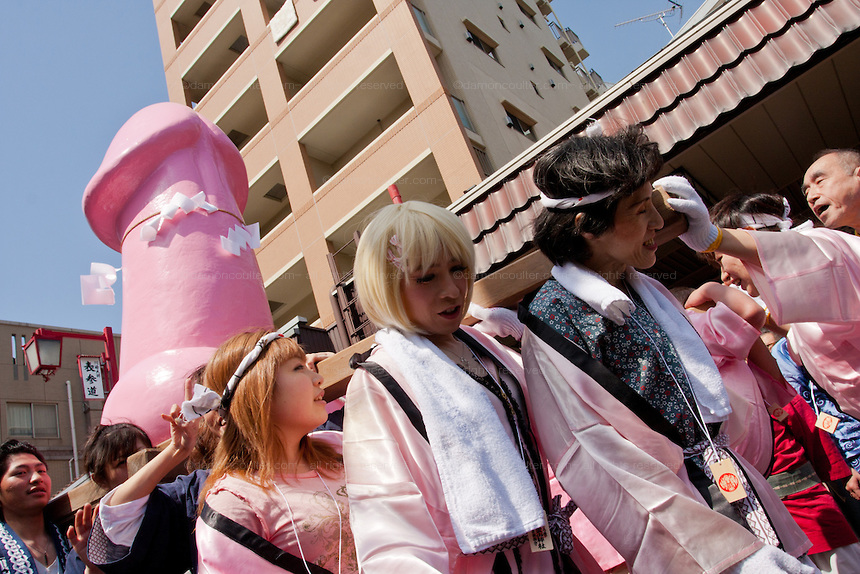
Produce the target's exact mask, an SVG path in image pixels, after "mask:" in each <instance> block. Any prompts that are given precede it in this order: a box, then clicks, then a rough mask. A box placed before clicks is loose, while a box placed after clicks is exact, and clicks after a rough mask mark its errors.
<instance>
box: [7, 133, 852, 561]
mask: <svg viewBox="0 0 860 574" xmlns="http://www.w3.org/2000/svg"><path fill="white" fill-rule="evenodd" d="M662 168H663V164H662V159H661V155H660V153H659V151H658V149H657V146H656V144H654V143H652V142H649V141H648V139H647V137H646V136H645V134H644V131H643V130H642V128H641V127H639V126H631V127H628V128H625V129H623V130H621V131H620V132H618V133H616V134H612V135H593V136H587V137H573V138H570V139H568V140H567V141H565V142H563V143H561V144H559V145H557V146H556V147H554V148H552V149H550V150H548V151H547V152H545V153H544V154H543V155H542V156H541V157H539V158H538V160H537V161H536V164H535V168H534V178H535V184H536V185H537V187H538V188H539V189H540V202H541V204H542V205H543V207H544V209H543V210H542V212H541V214H540V215H539V216H538V217H537V219H536V221H535V223H534V243H535V245H536V247H537V248H538V249H540V251H541V252H542V253H543V254H544V255H546V257H547V258H548V259H549V260H550V262H551V263H552V265H553V267H552V272H551V275H552V277H551V278H550V279H549V280H547V281H546V282H545V283H544V285H543V286H542V287H541V288H540V289H539V290H538V291H537V292H536V293H533V294H531V295H529V296H528V297H527V298H526V299H525V300H524V301H522V302H521V305H520V308H519V312H518V315H517V316H516V317H514V316H512V315H513V312H511V311H507V313H508V314H507V315H505V312H501V313H500V315H502V316H503V319H502V320H501V321H499V320H498V319H497V317H498V316H499V314H495V315H494V314H487V313H481V314H479V313H477V312H476V313H474V314H475V315H476V316H479V315H480V317H481V318H485V321H484V322H483V324H480V323H479V324H478V326H477V328H474V327H467V326H464V325H463V324H462V322H463V319H464V317H465V316H466V314H467V311H468V310H469V308H470V302H471V298H472V290H473V286H474V281H475V270H474V266H475V256H474V251H473V244H472V240H471V237H470V236H469V234H468V233H467V231H466V229H465V228H464V227H463V225H462V224H461V223H460V221H459V220H458V218H457V217H456V216H455V215H454V214H452V213H451V212H450V211H448V210H446V209H443V208H441V207H437V206H434V205H430V204H426V203H421V202H415V201H408V202H405V203H402V204H395V205H390V206H388V207H385V208H383V209H382V210H380V211H379V212H377V214H376V215H375V216H374V217H373V219H372V221H370V223H369V224H368V225H367V226H366V228H365V229H364V230H363V233H362V235H361V239H360V241H359V244H358V249H357V253H356V258H355V267H354V274H355V284H356V287H357V291H358V295H359V299H360V301H361V304H362V308H363V309H364V311H365V312H366V314H367V316H368V317H369V318H370V320H372V321H373V323H374V324H375V325H376V326H377V327H378V328H379V331H377V333H376V335H375V343H376V344H375V346H374V348H373V350H372V352H371V353H370V354H369V355H367V356H362V357H356V361H355V372H354V374H353V376H352V379H351V381H350V383H349V386H348V391H347V395H346V397H345V399H344V404H345V406H344V416H343V419H342V429H341V428H337V430H331V429H332V427H340V425H338V424H332V423H331V421H330V420H329V412H328V411H329V410H330V409H328V408H327V405H326V401H325V391H324V390H323V388H322V383H323V380H322V377H321V376H320V375H319V374H318V373H317V369H316V363H317V362H318V361H319V360H320V359H321V358H322V357H321V356H319V355H306V354H305V352H304V351H303V350H302V349H301V348H300V347H299V346H298V345H297V344H296V343H294V342H293V341H292V340H290V339H287V338H284V337H283V336H281V335H280V334H278V333H275V332H266V331H258V332H252V333H241V334H237V335H235V336H234V337H232V338H230V339H229V340H228V341H225V342H224V343H223V345H221V347H220V348H219V349H218V350H217V351H216V352H215V354H214V356H213V357H212V358H211V360H210V361H209V362H208V363H207V364H206V365H201V367H200V368H199V369H197V370H196V371H195V372H193V373H189V376H188V382H187V388H186V398H187V400H186V401H185V402H184V403H183V404H182V405H175V406H174V408H173V409H172V411H171V412H170V413H164V415H163V418H164V419H165V425H170V429H171V439H170V441H169V442H168V443H167V444H166V445H164V446H163V448H162V450H161V451H160V452H159V454H158V455H157V456H156V457H155V458H154V459H153V460H152V461H151V462H149V463H148V464H146V465H145V466H144V467H143V468H142V469H141V470H140V471H138V472H137V473H135V474H134V475H132V476H130V477H129V475H128V471H127V469H126V459H127V458H128V457H129V456H130V455H131V454H132V453H133V452H135V451H137V450H139V449H141V448H145V447H150V446H151V445H150V443H149V439H148V438H147V437H146V434H145V433H143V431H141V430H140V429H138V428H137V427H134V425H130V424H118V425H110V426H106V427H100V428H98V429H96V430H95V431H94V433H93V435H92V436H91V438H90V441H89V443H88V445H87V449H86V450H87V457H86V465H87V470H88V471H89V472H90V474H91V476H92V478H93V481H94V482H96V483H97V484H98V485H100V486H102V487H103V488H104V489H105V490H107V491H109V492H108V493H107V494H106V495H105V496H104V497H103V498H102V499H101V502H100V504H99V506H98V509H97V510H94V509H92V508H90V507H89V505H87V506H85V507H84V508H83V509H81V510H80V511H79V512H78V513H77V514H76V516H75V521H74V524H73V525H71V526H69V527H68V528H67V529H66V531H65V532H62V531H61V530H60V529H59V528H58V527H57V526H55V525H53V524H52V523H50V522H49V521H47V520H46V519H45V518H44V514H43V511H44V508H45V505H46V504H47V502H48V499H49V496H50V492H51V482H50V478H49V476H48V471H47V467H46V464H45V460H44V457H43V456H42V455H41V454H40V453H39V451H38V450H36V449H35V448H34V447H32V446H31V445H27V444H26V443H19V442H17V441H7V442H6V443H5V444H3V445H2V446H0V510H2V523H0V539H2V540H0V572H2V573H6V572H9V573H12V572H40V573H43V572H50V573H63V572H67V573H72V572H90V573H95V572H107V573H138V572H140V573H144V572H148V573H149V572H159V573H172V572H175V573H177V574H181V573H185V572H201V573H231V574H234V573H235V572H245V571H253V572H283V571H288V572H294V573H296V574H300V573H303V572H307V573H309V574H317V573H320V574H323V573H335V572H337V573H338V574H349V573H357V572H367V573H375V572H380V573H385V574H391V573H396V572H409V573H410V574H411V573H418V572H444V573H448V572H454V573H505V574H507V573H512V574H513V573H541V574H543V573H546V574H551V573H558V574H561V573H567V572H584V573H598V572H633V573H636V574H644V573H667V572H668V573H692V572H708V573H718V572H726V573H732V574H741V573H742V574H749V573H754V574H769V573H777V572H793V573H798V574H801V573H802V574H814V573H816V572H819V571H820V572H824V573H831V572H832V573H836V572H842V573H850V572H860V543H858V538H857V534H856V533H857V532H860V511H858V504H860V503H858V502H857V501H858V500H860V473H858V470H860V422H858V420H857V418H860V336H858V335H860V290H858V289H857V285H860V237H857V236H855V235H854V234H853V229H857V228H860V154H858V153H857V152H855V151H852V150H825V151H824V152H822V153H821V154H820V155H819V156H818V157H816V158H815V160H814V163H813V164H812V165H811V167H810V168H809V169H808V170H807V172H806V174H805V176H804V179H803V193H804V194H805V196H806V199H807V202H808V204H809V207H810V209H811V210H812V212H813V213H814V215H815V216H816V218H818V220H820V223H822V224H823V227H820V226H819V227H815V226H813V225H812V224H810V223H805V224H803V225H795V224H796V223H800V222H795V221H792V219H791V217H790V213H789V209H788V203H787V202H786V201H785V199H784V198H782V197H780V196H776V195H773V194H764V193H759V194H738V195H732V196H729V197H727V198H726V199H724V200H723V201H721V202H719V203H718V204H717V205H715V206H713V207H712V208H711V210H710V211H709V210H708V208H707V207H706V206H705V204H704V202H703V201H702V199H701V198H700V196H699V194H698V193H697V192H696V190H695V189H694V188H693V186H692V185H691V184H690V183H689V182H688V181H687V180H686V179H684V178H683V177H680V176H677V175H669V176H666V177H661V178H659V179H656V178H657V175H658V174H659V173H660V172H661V170H662ZM655 187H659V188H661V189H662V190H665V192H667V193H668V195H669V199H668V204H669V205H670V206H671V207H672V208H673V209H674V210H676V211H678V212H680V213H682V214H684V215H685V216H686V218H687V221H688V228H687V230H686V231H685V232H684V233H682V234H681V236H680V239H681V241H683V242H684V243H685V244H686V245H687V246H688V247H689V248H691V249H693V250H694V251H696V252H698V253H701V254H703V255H702V257H703V258H704V259H706V260H709V261H710V263H711V264H713V265H715V266H718V267H719V268H720V271H721V280H722V283H716V282H709V283H706V284H704V285H696V286H692V285H691V286H690V288H689V289H686V290H684V289H675V290H673V291H672V292H670V291H669V290H668V289H667V288H666V287H665V286H664V285H662V284H661V283H660V282H658V281H656V280H655V279H653V278H651V277H649V276H648V273H647V270H648V269H649V268H650V267H652V266H653V265H654V264H655V263H656V260H657V247H658V246H657V244H656V242H655V236H656V233H657V231H658V230H659V229H661V228H662V226H663V219H662V218H661V216H660V214H659V213H658V212H657V209H656V207H655V205H654V202H653V201H652V194H653V193H654V189H655ZM473 309H474V307H473ZM499 323H504V325H503V327H504V328H503V329H502V328H500V325H499ZM512 325H513V327H512ZM502 331H504V333H502ZM494 334H496V335H500V334H505V335H511V334H513V335H514V336H515V338H516V339H520V338H521V341H520V344H521V347H519V345H518V347H519V348H520V352H516V351H515V350H513V349H512V348H510V347H509V346H506V345H503V344H502V343H501V342H499V340H498V338H497V337H494V336H493V335H494ZM506 341H508V342H510V339H509V338H508V339H506ZM323 428H325V429H326V430H321V429H323ZM183 464H184V465H185V468H186V470H187V472H185V473H183V474H181V475H180V476H179V477H178V478H176V479H175V480H173V481H169V482H165V481H164V479H165V477H166V476H167V475H168V474H169V473H170V472H171V471H173V469H175V468H176V467H177V466H179V465H183ZM584 533H586V534H584Z"/></svg>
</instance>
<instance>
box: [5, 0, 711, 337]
mask: <svg viewBox="0 0 860 574" xmlns="http://www.w3.org/2000/svg"><path fill="white" fill-rule="evenodd" d="M427 1H432V0H427ZM469 1H482V2H483V1H486V0H469ZM699 3H700V2H698V1H696V2H688V3H687V5H686V6H685V10H684V18H685V19H686V18H687V17H688V16H689V15H691V14H692V13H693V12H694V11H695V9H696V8H697V7H698V5H699ZM552 6H553V9H554V10H555V11H556V13H557V14H558V15H559V17H560V18H561V20H562V23H563V24H564V25H566V26H568V27H570V28H572V29H573V30H574V32H576V33H577V34H578V35H579V37H580V39H581V40H582V42H583V44H584V45H585V48H586V50H588V51H589V52H590V54H591V56H590V57H589V58H588V59H587V60H586V61H585V63H586V64H587V65H588V66H589V67H591V68H594V69H595V70H597V72H598V73H600V74H601V76H603V78H604V80H606V81H608V82H617V81H618V80H620V79H621V78H623V77H624V76H625V75H626V74H627V73H629V72H631V71H632V70H633V69H635V68H636V67H637V66H638V65H639V64H641V63H642V62H644V61H645V60H647V59H648V58H649V57H650V56H651V55H653V54H654V53H656V52H657V51H658V50H659V49H660V48H661V47H662V46H663V45H665V43H666V42H667V41H668V40H669V34H668V32H667V31H666V30H665V28H663V26H662V25H661V24H660V23H659V22H655V21H652V22H637V23H633V24H628V25H626V26H621V27H615V24H617V23H618V22H622V21H625V20H630V19H633V18H637V17H640V16H645V15H648V14H651V13H654V12H658V11H660V10H663V9H665V8H667V7H668V6H669V2H668V1H666V0H600V1H598V0H590V1H588V2H585V1H583V0H555V1H554V2H553V3H552ZM2 7H3V16H2V18H0V48H2V49H0V126H2V127H3V138H2V140H0V174H2V176H3V184H2V185H3V191H2V197H3V200H4V201H5V202H6V203H5V204H4V206H5V214H4V215H5V217H4V218H3V224H2V225H0V242H2V245H3V246H4V250H3V252H2V253H3V255H2V258H3V274H2V279H0V320H5V321H18V322H22V323H35V324H44V325H51V326H57V327H66V328H74V329H89V330H93V331H101V330H102V329H103V328H104V327H105V326H110V327H112V328H113V329H114V331H115V332H118V331H121V326H122V325H121V309H122V297H121V289H119V288H117V289H115V290H116V291H117V304H116V305H114V306H112V307H107V306H86V307H84V306H83V305H81V299H80V283H79V276H80V275H83V274H87V273H89V264H90V262H91V261H98V262H103V263H109V264H112V265H114V266H115V267H119V266H120V263H121V261H120V259H121V258H120V254H119V253H117V252H115V251H113V250H111V249H109V248H107V247H106V246H105V245H104V244H102V243H101V242H100V241H99V240H98V239H97V238H96V236H95V235H94V234H93V232H92V230H90V228H89V225H88V224H87V221H86V218H85V217H84V215H83V212H82V210H81V198H82V196H83V192H84V188H85V187H86V185H87V183H88V182H89V180H90V178H91V177H92V175H93V174H94V173H95V171H96V170H97V169H98V166H99V165H100V164H101V161H102V158H103V157H104V153H105V151H106V150H107V147H108V145H109V144H110V141H111V140H112V139H113V136H114V135H115V134H116V132H117V130H118V129H119V128H120V126H122V124H123V123H125V121H126V120H127V119H128V118H129V117H130V116H131V115H132V114H134V113H135V112H136V111H138V110H139V109H141V108H143V107H145V106H147V105H149V104H152V103H155V102H160V101H165V100H166V99H167V88H166V86H165V80H164V69H163V63H162V61H161V53H160V50H159V46H158V36H157V33H156V28H155V16H154V14H153V4H152V2H151V1H149V0H123V1H122V2H117V1H116V0H75V1H74V2H69V1H62V0H44V1H42V2H21V1H13V0H6V1H4V2H3V3H2ZM667 24H668V25H669V26H670V27H671V28H672V30H673V31H675V30H677V29H678V28H679V27H680V25H681V20H680V18H679V16H678V15H677V13H676V15H674V16H672V17H671V18H669V19H668V20H667ZM121 281H122V276H121V274H120V279H119V280H118V281H117V285H116V287H119V284H120V283H121Z"/></svg>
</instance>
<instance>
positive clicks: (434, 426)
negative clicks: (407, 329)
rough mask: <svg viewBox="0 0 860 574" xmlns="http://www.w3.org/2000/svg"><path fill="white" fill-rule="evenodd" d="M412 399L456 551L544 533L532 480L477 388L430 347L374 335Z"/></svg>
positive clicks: (407, 338)
mask: <svg viewBox="0 0 860 574" xmlns="http://www.w3.org/2000/svg"><path fill="white" fill-rule="evenodd" d="M376 342H377V343H379V344H380V345H382V347H384V348H385V350H386V351H387V352H388V354H389V355H390V356H391V357H392V358H393V359H394V361H395V362H396V363H397V367H398V369H399V370H400V371H401V372H402V373H403V375H404V377H405V378H406V382H407V383H408V384H409V388H410V389H411V390H412V391H413V392H414V393H415V396H416V398H417V399H418V400H417V402H418V407H419V408H420V409H421V415H422V417H423V418H424V425H425V426H426V428H427V435H428V437H429V439H430V448H431V450H432V451H433V458H434V459H435V460H436V466H437V468H438V470H439V478H440V480H441V482H442V489H443V491H444V493H445V502H446V503H447V505H448V510H449V512H450V514H451V522H452V523H453V525H454V533H455V535H456V536H457V542H458V544H459V545H460V549H461V550H462V551H463V552H464V553H466V554H473V553H475V552H479V551H481V550H485V549H487V548H490V547H492V546H495V545H496V544H499V543H500V542H504V541H505V540H509V539H511V538H515V537H517V536H521V535H523V534H526V533H527V532H530V531H532V530H534V529H536V528H540V527H541V526H545V525H546V518H545V516H544V511H543V507H542V506H541V503H540V498H539V496H538V494H537V491H536V490H535V486H534V483H533V482H532V479H531V476H530V475H529V472H528V470H527V469H526V467H525V464H524V463H523V461H522V458H520V455H519V452H518V449H517V448H516V447H515V445H514V443H513V441H512V440H511V438H510V436H509V435H508V434H507V432H505V429H504V427H503V426H502V423H501V421H500V420H499V416H498V413H497V411H496V409H495V408H494V407H493V404H492V403H491V402H490V399H489V397H488V396H487V394H486V392H485V391H484V389H483V387H481V385H479V384H478V383H476V382H475V381H474V380H472V378H471V377H469V375H467V374H466V373H465V372H463V371H462V370H461V369H460V368H458V367H457V366H456V365H455V364H454V362H453V361H451V359H449V358H448V357H447V356H446V355H445V354H444V353H443V352H442V351H440V350H439V349H438V348H437V347H436V346H435V345H434V344H432V343H431V342H430V341H428V340H427V339H425V338H424V337H421V336H418V335H404V334H403V333H401V332H399V331H397V330H395V329H383V330H381V331H379V332H377V333H376Z"/></svg>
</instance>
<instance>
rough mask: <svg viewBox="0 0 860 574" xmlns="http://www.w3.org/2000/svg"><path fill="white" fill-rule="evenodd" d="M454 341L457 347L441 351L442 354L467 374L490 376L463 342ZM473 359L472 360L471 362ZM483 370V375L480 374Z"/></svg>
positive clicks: (481, 362)
mask: <svg viewBox="0 0 860 574" xmlns="http://www.w3.org/2000/svg"><path fill="white" fill-rule="evenodd" d="M454 340H455V341H456V344H457V347H456V348H455V349H448V348H444V349H442V352H443V353H445V354H446V355H448V357H449V358H450V359H451V360H453V361H454V362H455V363H457V366H458V367H460V368H461V369H463V370H464V371H466V372H467V373H469V374H471V375H474V376H476V377H479V378H480V377H485V376H487V375H489V374H490V371H488V370H487V367H486V365H484V362H483V361H481V360H480V359H479V358H478V356H477V355H475V352H474V351H472V349H471V348H470V347H469V346H468V345H467V344H466V343H464V342H463V341H461V340H460V339H456V338H455V339H454ZM473 357H474V360H473ZM482 369H483V370H484V371H485V372H484V373H481V370H482Z"/></svg>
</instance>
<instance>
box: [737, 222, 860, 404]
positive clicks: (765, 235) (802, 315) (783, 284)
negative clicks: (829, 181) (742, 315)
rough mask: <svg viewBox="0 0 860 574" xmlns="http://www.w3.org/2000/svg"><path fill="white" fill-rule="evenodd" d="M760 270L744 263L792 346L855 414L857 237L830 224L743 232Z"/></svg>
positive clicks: (859, 298) (859, 307) (859, 316)
mask: <svg viewBox="0 0 860 574" xmlns="http://www.w3.org/2000/svg"><path fill="white" fill-rule="evenodd" d="M748 233H749V234H750V236H752V238H753V239H754V240H755V243H756V247H757V248H758V254H759V258H760V259H761V267H757V266H755V265H747V266H746V267H747V270H748V271H749V272H750V275H751V276H752V279H753V282H754V283H755V286H756V288H758V290H759V293H760V294H761V298H762V299H764V301H765V303H767V307H768V309H770V312H771V314H772V316H773V318H774V320H776V322H777V323H779V324H782V325H784V324H791V330H790V331H789V333H788V342H789V350H790V352H791V354H792V357H793V358H794V359H795V361H797V362H798V363H802V364H803V366H804V367H806V370H807V371H809V374H810V375H812V378H813V379H814V380H815V382H817V383H818V384H819V385H821V387H822V388H823V389H824V390H825V391H827V392H828V393H829V394H830V396H832V397H833V398H834V399H835V400H836V402H837V403H838V404H839V407H840V408H841V409H842V410H843V411H844V412H846V413H847V414H849V415H851V416H853V417H860V237H857V236H854V235H849V234H847V233H843V232H841V231H834V230H832V229H808V230H804V231H787V232H785V233H769V232H755V231H750V232H748Z"/></svg>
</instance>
